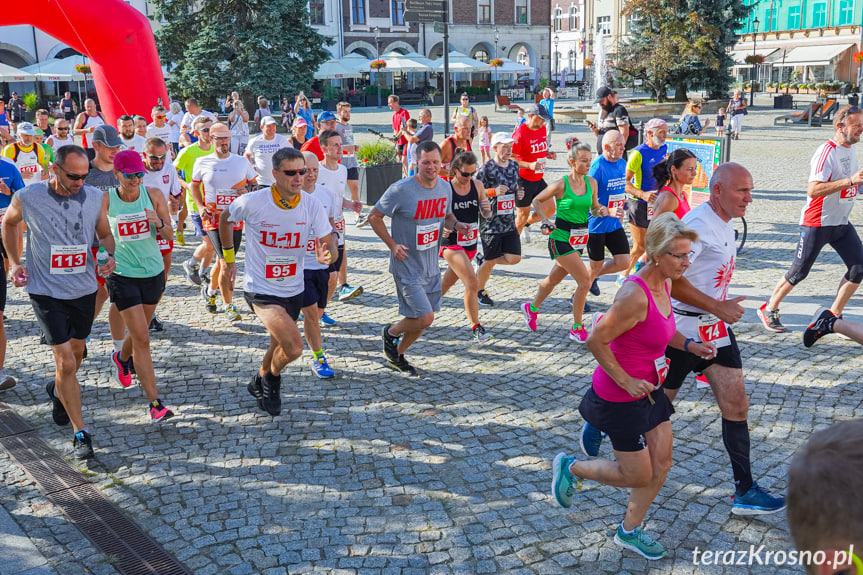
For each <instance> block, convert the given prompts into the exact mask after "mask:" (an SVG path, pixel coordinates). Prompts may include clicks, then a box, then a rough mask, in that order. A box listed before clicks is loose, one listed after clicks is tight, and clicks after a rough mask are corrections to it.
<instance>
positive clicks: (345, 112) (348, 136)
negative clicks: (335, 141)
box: [336, 102, 368, 235]
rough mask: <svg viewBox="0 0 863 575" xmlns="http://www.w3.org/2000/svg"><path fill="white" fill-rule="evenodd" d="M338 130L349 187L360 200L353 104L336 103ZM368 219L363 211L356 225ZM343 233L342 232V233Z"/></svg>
mask: <svg viewBox="0 0 863 575" xmlns="http://www.w3.org/2000/svg"><path fill="white" fill-rule="evenodd" d="M336 118H337V120H338V121H337V122H336V132H338V133H339V136H341V137H342V160H341V163H342V165H343V166H344V167H345V169H346V170H347V171H348V189H349V191H350V193H351V201H354V202H358V201H360V185H359V179H360V176H359V173H360V172H359V164H357V156H356V153H357V145H356V143H355V142H354V127H353V126H352V125H351V104H350V103H349V102H339V103H338V104H337V105H336ZM366 221H368V215H367V214H364V213H363V212H362V211H360V213H359V214H358V215H357V221H356V223H355V225H356V226H357V227H358V228H361V227H363V226H364V225H365V222H366ZM340 235H341V234H340Z"/></svg>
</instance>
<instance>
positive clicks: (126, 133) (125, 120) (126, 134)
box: [117, 116, 147, 154]
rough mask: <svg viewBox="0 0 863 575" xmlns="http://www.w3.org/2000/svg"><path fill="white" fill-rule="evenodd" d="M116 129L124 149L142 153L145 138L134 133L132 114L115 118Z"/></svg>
mask: <svg viewBox="0 0 863 575" xmlns="http://www.w3.org/2000/svg"><path fill="white" fill-rule="evenodd" d="M117 131H118V132H120V141H121V142H123V149H124V150H132V151H135V152H138V153H139V154H143V153H144V144H145V143H146V142H147V139H146V138H144V137H143V136H140V135H139V134H137V133H135V119H134V118H133V117H132V116H120V117H119V118H117Z"/></svg>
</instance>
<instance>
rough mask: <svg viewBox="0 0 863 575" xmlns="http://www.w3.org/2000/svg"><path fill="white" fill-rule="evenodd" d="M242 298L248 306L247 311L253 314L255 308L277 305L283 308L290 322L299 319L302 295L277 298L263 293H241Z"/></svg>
mask: <svg viewBox="0 0 863 575" xmlns="http://www.w3.org/2000/svg"><path fill="white" fill-rule="evenodd" d="M243 297H244V298H245V299H246V303H247V304H249V309H251V310H252V312H253V313H254V311H255V306H256V305H257V306H261V307H264V306H268V305H277V306H279V307H281V308H284V310H285V311H286V312H288V315H289V316H290V317H291V319H292V320H294V321H297V318H298V317H300V309H301V308H302V306H303V294H301V293H298V294H297V295H292V296H291V297H279V296H277V295H267V294H264V293H252V292H248V291H247V292H243Z"/></svg>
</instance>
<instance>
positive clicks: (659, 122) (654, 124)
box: [644, 118, 668, 132]
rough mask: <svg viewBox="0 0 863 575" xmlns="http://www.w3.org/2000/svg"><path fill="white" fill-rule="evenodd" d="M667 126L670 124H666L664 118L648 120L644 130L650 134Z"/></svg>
mask: <svg viewBox="0 0 863 575" xmlns="http://www.w3.org/2000/svg"><path fill="white" fill-rule="evenodd" d="M667 125H668V122H666V121H665V120H663V119H662V118H652V119H650V120H648V121H647V123H646V124H644V129H645V130H646V131H648V132H649V131H651V130H655V129H657V128H661V127H663V126H667Z"/></svg>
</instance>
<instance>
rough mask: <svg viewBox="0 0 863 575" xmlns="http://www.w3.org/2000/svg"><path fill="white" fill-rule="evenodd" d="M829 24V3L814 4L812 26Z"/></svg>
mask: <svg viewBox="0 0 863 575" xmlns="http://www.w3.org/2000/svg"><path fill="white" fill-rule="evenodd" d="M826 25H827V4H826V3H824V2H820V3H818V4H813V5H812V27H813V28H823V27H824V26H826Z"/></svg>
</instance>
